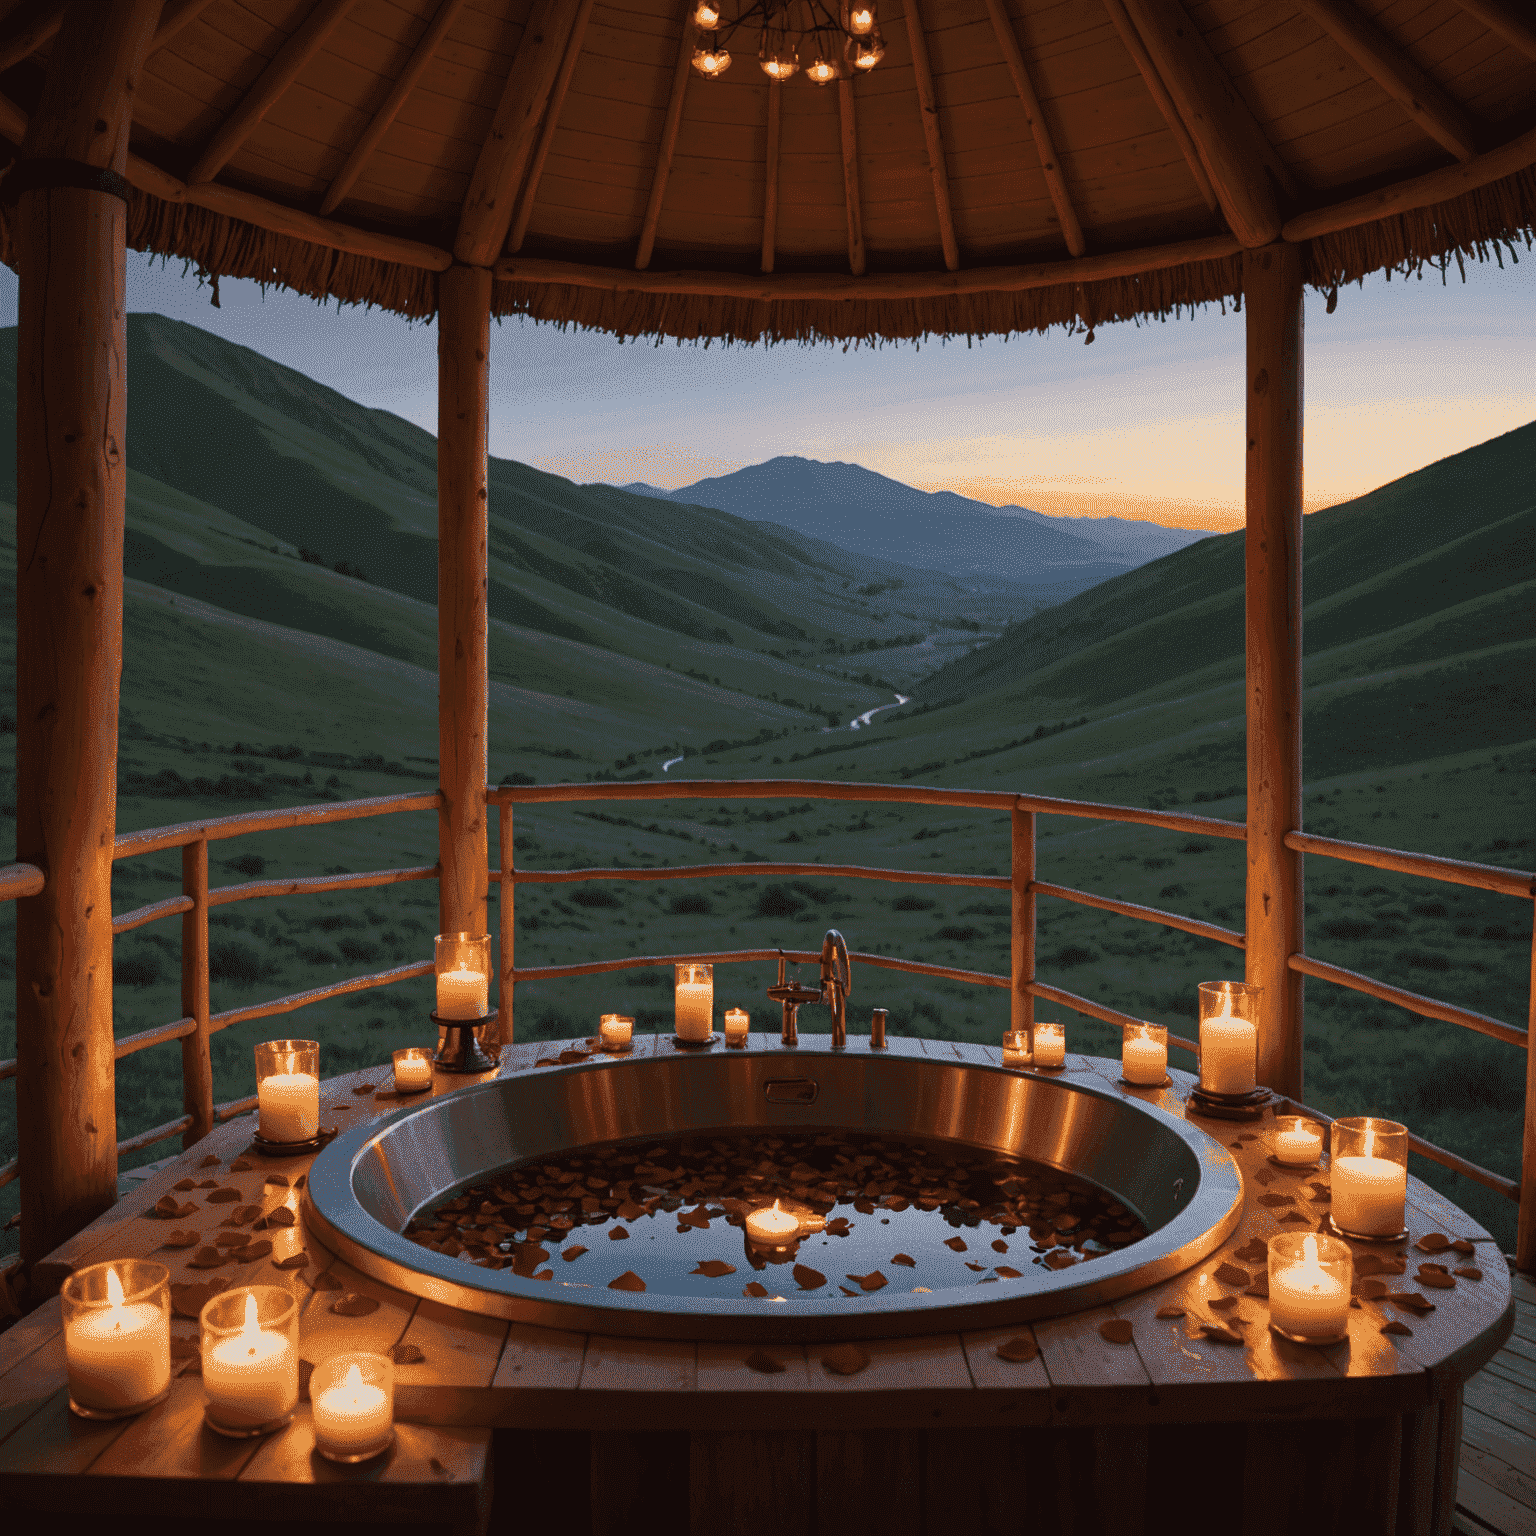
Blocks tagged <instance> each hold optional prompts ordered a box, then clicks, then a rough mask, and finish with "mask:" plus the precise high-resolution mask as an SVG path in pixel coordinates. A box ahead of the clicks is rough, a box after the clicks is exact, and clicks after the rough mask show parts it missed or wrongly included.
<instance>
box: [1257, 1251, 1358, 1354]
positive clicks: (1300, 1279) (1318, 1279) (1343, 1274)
mask: <svg viewBox="0 0 1536 1536" xmlns="http://www.w3.org/2000/svg"><path fill="white" fill-rule="evenodd" d="M1354 1278H1355V1263H1354V1257H1353V1255H1352V1254H1351V1253H1350V1251H1349V1247H1348V1245H1347V1244H1345V1243H1341V1242H1340V1241H1339V1240H1338V1238H1336V1237H1329V1236H1328V1234H1327V1233H1326V1232H1282V1233H1280V1234H1279V1235H1278V1236H1277V1237H1272V1238H1270V1240H1269V1326H1270V1327H1271V1328H1272V1329H1274V1331H1275V1332H1276V1333H1278V1334H1279V1335H1280V1337H1281V1338H1283V1339H1290V1340H1292V1341H1293V1342H1294V1343H1297V1344H1336V1343H1338V1342H1339V1340H1341V1339H1342V1338H1344V1337H1345V1335H1346V1334H1348V1332H1349V1292H1350V1287H1351V1286H1352V1285H1353V1284H1354Z"/></svg>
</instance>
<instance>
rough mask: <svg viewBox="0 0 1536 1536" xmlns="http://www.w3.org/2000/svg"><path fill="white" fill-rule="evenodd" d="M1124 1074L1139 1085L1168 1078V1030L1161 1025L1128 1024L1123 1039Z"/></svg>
mask: <svg viewBox="0 0 1536 1536" xmlns="http://www.w3.org/2000/svg"><path fill="white" fill-rule="evenodd" d="M1120 1076H1121V1077H1123V1078H1124V1079H1125V1080H1126V1082H1128V1083H1134V1084H1135V1085H1136V1086H1137V1087H1138V1088H1160V1087H1162V1085H1163V1084H1164V1083H1166V1082H1167V1081H1168V1031H1167V1029H1166V1028H1165V1027H1164V1026H1163V1025H1161V1024H1127V1025H1126V1026H1125V1034H1124V1035H1123V1036H1122V1037H1121V1041H1120Z"/></svg>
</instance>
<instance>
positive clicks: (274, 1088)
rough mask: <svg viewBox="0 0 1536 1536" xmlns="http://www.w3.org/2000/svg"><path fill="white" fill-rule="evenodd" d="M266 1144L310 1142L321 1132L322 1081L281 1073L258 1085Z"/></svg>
mask: <svg viewBox="0 0 1536 1536" xmlns="http://www.w3.org/2000/svg"><path fill="white" fill-rule="evenodd" d="M256 1100H257V1107H258V1109H259V1111H260V1127H261V1139H262V1140H263V1141H309V1140H311V1139H313V1137H315V1136H316V1135H317V1134H318V1133H319V1130H320V1079H319V1078H318V1077H316V1076H314V1075H313V1074H312V1073H309V1072H278V1073H275V1074H274V1075H273V1076H271V1077H264V1078H262V1080H261V1081H260V1082H259V1083H257V1084H256Z"/></svg>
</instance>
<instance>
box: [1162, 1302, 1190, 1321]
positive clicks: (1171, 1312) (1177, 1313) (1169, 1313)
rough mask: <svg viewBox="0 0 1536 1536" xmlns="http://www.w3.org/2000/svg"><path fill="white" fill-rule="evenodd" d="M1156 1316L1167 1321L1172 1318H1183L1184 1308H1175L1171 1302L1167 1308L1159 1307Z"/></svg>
mask: <svg viewBox="0 0 1536 1536" xmlns="http://www.w3.org/2000/svg"><path fill="white" fill-rule="evenodd" d="M1156 1315H1157V1316H1158V1317H1160V1318H1163V1319H1164V1320H1165V1321H1166V1320H1167V1319H1168V1318H1171V1317H1183V1316H1184V1308H1183V1307H1179V1306H1175V1305H1173V1303H1171V1302H1170V1303H1169V1304H1168V1305H1167V1306H1163V1307H1159V1308H1158V1309H1157V1313H1156Z"/></svg>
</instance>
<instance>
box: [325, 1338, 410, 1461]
mask: <svg viewBox="0 0 1536 1536" xmlns="http://www.w3.org/2000/svg"><path fill="white" fill-rule="evenodd" d="M369 1360H377V1361H378V1362H379V1365H380V1366H382V1365H384V1364H386V1363H387V1362H385V1361H383V1359H382V1357H379V1356H373V1357H369V1356H343V1357H341V1358H340V1359H337V1360H333V1361H328V1362H327V1365H329V1366H330V1367H331V1369H330V1370H329V1371H328V1372H327V1373H326V1377H325V1378H322V1385H321V1386H320V1387H318V1388H317V1387H316V1385H315V1380H314V1378H311V1380H310V1400H311V1402H312V1403H313V1406H314V1423H315V1449H316V1450H318V1451H319V1452H320V1454H321V1455H322V1456H325V1457H327V1458H328V1459H329V1460H331V1461H365V1460H367V1458H368V1457H370V1456H377V1455H378V1454H379V1452H380V1451H382V1450H383V1449H384V1448H385V1447H386V1446H387V1445H388V1444H389V1440H390V1436H391V1434H392V1433H393V1430H394V1402H393V1394H392V1392H391V1391H390V1390H389V1389H388V1388H389V1383H388V1379H387V1378H383V1377H382V1372H381V1371H380V1370H379V1369H378V1368H377V1367H376V1368H375V1369H373V1370H371V1371H370V1373H369V1374H370V1375H372V1376H374V1377H375V1379H374V1380H371V1381H365V1380H364V1379H363V1366H364V1364H365V1363H367V1362H368V1361H369ZM343 1372H344V1374H342V1373H343ZM338 1375H340V1378H341V1379H340V1380H336V1377H337V1376H338ZM315 1376H316V1377H318V1376H320V1368H319V1367H317V1368H316V1371H315ZM327 1383H334V1384H327Z"/></svg>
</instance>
